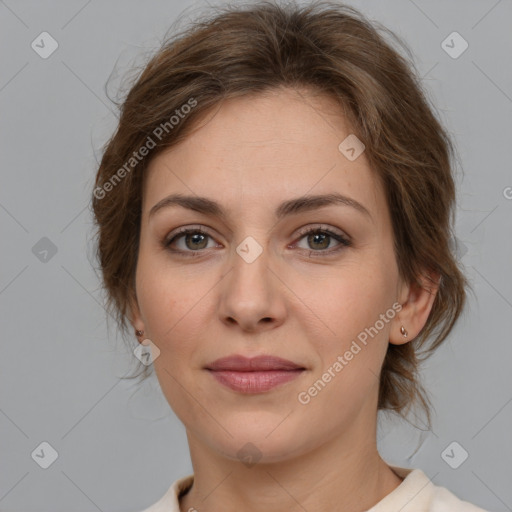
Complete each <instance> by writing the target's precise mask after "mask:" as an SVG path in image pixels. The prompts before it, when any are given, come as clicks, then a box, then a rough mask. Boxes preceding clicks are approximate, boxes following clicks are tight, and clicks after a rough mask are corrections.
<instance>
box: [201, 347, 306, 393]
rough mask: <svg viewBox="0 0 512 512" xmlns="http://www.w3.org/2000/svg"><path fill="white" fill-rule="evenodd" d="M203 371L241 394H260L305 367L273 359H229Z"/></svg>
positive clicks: (266, 357)
mask: <svg viewBox="0 0 512 512" xmlns="http://www.w3.org/2000/svg"><path fill="white" fill-rule="evenodd" d="M206 369H207V370H209V371H210V373H211V374H212V375H213V377H215V379H217V381H218V382H220V383H221V384H223V385H225V386H227V387H229V388H231V389H232V390H234V391H239V392H241V393H261V392H263V391H268V390H270V389H272V388H275V387H276V386H279V385H281V384H284V383H285V382H288V381H290V380H292V379H294V378H296V377H298V376H299V375H300V374H301V373H302V372H303V371H304V370H305V368H304V367H302V366H300V365H298V364H295V363H294V362H293V361H288V360H286V359H281V358H280V357H274V356H265V355H264V356H257V357H253V358H247V357H244V356H239V355H235V356H229V357H224V358H221V359H217V360H216V361H214V362H213V363H210V364H209V365H207V366H206Z"/></svg>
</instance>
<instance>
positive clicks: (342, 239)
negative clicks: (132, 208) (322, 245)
mask: <svg viewBox="0 0 512 512" xmlns="http://www.w3.org/2000/svg"><path fill="white" fill-rule="evenodd" d="M197 233H201V234H203V235H205V236H206V237H208V238H210V239H211V240H213V241H214V242H215V243H218V242H216V240H215V238H214V237H213V236H212V235H210V234H209V233H207V232H205V231H203V230H200V229H191V230H190V231H182V232H181V233H176V234H174V235H173V236H171V237H170V238H166V239H164V241H163V242H162V243H163V246H164V248H165V249H167V250H168V251H170V252H172V253H174V254H182V255H184V254H186V255H200V254H201V253H202V252H205V251H206V250H207V249H213V247H210V248H203V249H199V250H193V249H186V250H184V249H172V248H171V247H170V245H171V244H174V243H176V242H177V241H178V240H180V239H181V238H185V237H186V235H188V234H197ZM312 233H323V234H326V235H328V236H329V237H330V238H332V239H334V240H336V241H337V242H338V245H335V246H334V247H330V248H328V249H320V250H314V249H305V248H302V247H300V248H299V249H300V250H301V251H307V252H308V253H310V254H311V253H313V254H317V255H319V256H321V255H322V254H325V255H328V254H334V253H336V252H338V251H341V250H342V249H344V248H348V247H350V246H351V245H352V243H351V240H350V239H349V238H348V237H346V236H344V235H341V234H338V233H334V232H332V231H330V230H328V229H321V228H312V229H310V230H308V231H305V232H303V233H301V234H299V235H298V238H297V239H296V240H297V241H296V242H294V243H293V245H296V244H297V243H298V242H300V241H301V240H302V239H303V238H305V237H306V236H308V235H309V234H312Z"/></svg>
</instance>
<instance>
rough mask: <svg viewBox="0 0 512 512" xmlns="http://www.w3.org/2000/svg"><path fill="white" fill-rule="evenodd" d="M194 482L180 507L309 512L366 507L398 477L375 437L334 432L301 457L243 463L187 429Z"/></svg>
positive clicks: (352, 510)
mask: <svg viewBox="0 0 512 512" xmlns="http://www.w3.org/2000/svg"><path fill="white" fill-rule="evenodd" d="M187 436H188V439H189V447H190V454H191V459H192V462H193V467H194V483H193V485H192V488H191V489H190V490H189V492H188V493H187V494H186V495H184V496H182V497H181V499H180V509H181V510H182V511H188V510H201V511H205V512H220V511H223V512H235V511H240V510H244V511H246V512H261V511H265V512H278V511H282V510H297V511H300V510H307V511H308V512H316V511H325V510H326V509H330V510H343V511H344V512H362V511H365V510H368V509H369V508H371V507H372V506H374V505H375V504H376V503H378V502H379V501H380V500H382V499H383V498H384V497H385V496H387V495H388V494H389V493H390V492H391V491H393V490H394V489H395V488H396V487H397V486H398V485H399V484H400V483H401V481H402V479H401V478H399V477H398V476H397V475H396V474H395V473H394V472H393V471H392V470H391V469H390V468H389V466H388V465H387V464H386V463H385V462H384V461H383V460H382V458H381V457H380V455H379V453H378V451H377V447H376V442H375V437H374V438H373V439H372V441H371V442H369V441H368V440H366V441H361V439H357V438H356V436H351V438H348V437H347V435H343V436H338V437H335V438H333V439H332V440H330V441H327V442H324V443H323V444H322V445H321V446H319V447H317V448H316V449H314V450H310V451H308V452H307V453H304V454H302V455H300V456H297V457H294V458H291V459H286V460H283V461H280V462H274V463H257V464H255V465H254V466H251V467H247V466H246V465H244V464H242V463H241V462H240V461H238V460H236V461H233V460H231V459H229V458H226V457H223V456H221V455H219V454H218V453H216V452H213V451H211V448H209V447H208V446H207V444H205V443H201V442H200V441H199V440H198V439H197V438H195V437H194V436H193V435H192V434H191V433H190V432H189V431H188V430H187Z"/></svg>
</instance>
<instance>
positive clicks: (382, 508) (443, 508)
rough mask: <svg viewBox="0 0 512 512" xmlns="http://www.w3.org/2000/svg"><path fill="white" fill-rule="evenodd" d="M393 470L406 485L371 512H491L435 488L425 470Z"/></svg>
mask: <svg viewBox="0 0 512 512" xmlns="http://www.w3.org/2000/svg"><path fill="white" fill-rule="evenodd" d="M391 469H392V470H393V471H394V472H395V473H396V474H397V475H398V476H400V477H401V478H403V481H402V483H401V484H400V485H399V486H398V487H397V488H396V489H394V490H393V491H392V492H391V493H389V494H388V495H387V496H385V497H384V498H383V499H382V500H381V501H379V503H377V504H376V505H374V506H373V507H372V508H371V509H370V510H368V511H367V512H391V511H393V512H395V511H396V510H400V511H401V512H488V511H486V510H484V509H482V508H480V507H478V506H476V505H473V504H472V503H469V502H468V501H463V500H461V499H460V498H458V497H457V496H456V495H455V494H453V493H452V492H450V491H449V490H448V489H446V488H445V487H441V486H439V485H435V484H434V483H432V481H431V479H430V478H428V476H427V475H426V474H425V473H424V472H423V471H422V470H421V469H407V468H400V467H396V466H391Z"/></svg>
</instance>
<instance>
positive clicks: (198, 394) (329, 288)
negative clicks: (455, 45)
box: [93, 2, 482, 512]
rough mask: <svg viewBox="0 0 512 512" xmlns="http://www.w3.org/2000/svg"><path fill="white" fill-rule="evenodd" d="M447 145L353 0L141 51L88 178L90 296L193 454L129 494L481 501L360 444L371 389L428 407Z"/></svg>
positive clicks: (399, 407) (459, 296)
mask: <svg viewBox="0 0 512 512" xmlns="http://www.w3.org/2000/svg"><path fill="white" fill-rule="evenodd" d="M452 155H453V147H452V144H451V142H450V139H449V137H448V135H447V133H446V132H445V131H444V129H443V127H442V126H441V125H440V123H439V122H438V120H437V119H436V117H435V116H434V114H433V113H432V111H431V108H430V107H429V105H428V102H427V100H426V99H425V96H424V94H423V92H422V91H421V87H420V85H419V81H418V80H417V79H416V78H415V75H414V73H413V72H412V71H411V69H410V65H409V64H408V63H407V61H406V60H405V59H404V58H403V57H401V56H400V55H399V54H398V53H397V52H396V51H395V50H394V49H393V48H392V47H391V45H390V44H389V43H388V42H386V41H385V40H384V38H383V37H382V36H381V35H380V34H379V33H378V32H377V30H376V28H375V27H374V26H373V25H372V24H370V23H369V22H368V21H367V20H366V19H365V18H364V17H363V16H362V15H361V14H360V13H359V12H358V11H356V10H354V9H353V8H350V7H346V6H340V5H336V4H330V3H321V4H316V5H310V6H306V7H297V6H291V5H289V6H287V7H284V6H279V5H275V4H273V3H267V2H265V3H258V4H252V5H247V6H244V7H236V8H234V7H231V8H230V7H225V8H224V9H221V10H220V12H217V13H216V14H215V16H213V17H211V18H209V19H206V18H204V19H202V20H200V22H199V23H197V24H196V25H194V26H192V27H191V28H189V29H188V30H186V31H185V32H184V33H181V34H179V35H177V36H176V37H174V38H173V39H171V40H169V41H167V42H166V43H165V44H164V45H163V46H162V48H161V49H160V50H159V51H158V52H157V54H156V55H155V56H154V57H153V58H152V59H151V60H150V61H149V63H148V64H147V65H146V67H145V69H144V70H143V72H142V73H141V75H140V77H139V78H138V80H137V81H136V83H135V84H134V85H133V86H132V87H131V89H130V91H129V93H128V95H127V97H126V99H125V101H124V102H123V104H122V111H121V117H120V120H119V126H118V129H117V131H116V133H115V134H114V136H113V137H112V138H111V140H110V141H109V142H108V144H107V145H106V147H105V148H104V154H103V158H102V161H101V165H100V168H99V171H98V174H97V179H96V184H95V187H96V188H95V190H94V198H93V206H94V214H95V219H96V223H97V226H98V257H99V261H100V264H101V270H102V273H103V278H104V285H105V289H106V291H107V294H108V295H107V296H108V305H109V307H110V309H111V310H112V312H113V313H114V314H115V315H116V317H117V319H118V321H119V324H120V327H121V328H122V329H124V330H125V331H126V329H127V327H128V325H129V326H131V327H132V328H133V329H134V331H135V334H136V336H137V338H138V340H139V342H140V347H138V349H139V350H138V351H137V350H136V354H137V356H138V357H139V359H140V360H141V362H142V363H143V365H142V367H143V369H144V376H147V371H146V370H147V369H149V368H150V366H149V364H150V363H151V364H153V365H154V368H155V371H156V374H157V377H158V379H159V383H160V385H161V387H162V390H163V393H164V395H165V397H166V399H167V401H168V402H169V404H170V406H171V407H172V409H173V410H174V412H175V413H176V415H177V416H178V417H179V418H180V420H181V421H182V422H183V424H184V426H185V428H186V433H187V439H188V442H189V448H190V456H191V460H192V464H193V468H194V474H193V475H188V476H185V477H184V478H181V479H180V480H178V481H176V482H174V483H173V485H172V486H171V487H170V489H169V491H168V492H167V493H166V495H165V496H163V497H162V498H161V499H160V500H159V501H158V503H155V504H154V505H153V506H152V507H149V508H148V509H146V512H157V511H164V510H165V511H168V512H171V511H173V512H177V511H180V510H181V511H194V510H197V511H218V510H223V511H232V510H233V511H234V510H237V511H238V510H244V511H261V510H265V511H266V512H271V511H283V510H286V511H288V510H307V511H308V512H313V511H319V510H326V509H328V510H343V511H353V512H356V511H357V512H360V511H367V510H371V511H372V512H377V511H378V512H384V511H391V510H393V511H397V510H401V511H403V512H407V511H412V510H414V511H440V510H450V511H452V512H457V511H464V512H470V511H479V510H482V509H480V508H478V507H476V506H474V505H472V504H470V503H468V502H465V501H462V500H460V499H459V498H457V497H456V496H455V495H454V494H452V493H450V492H449V491H448V490H446V489H444V488H442V487H439V486H436V485H434V484H433V483H432V482H430V481H429V479H428V478H427V476H426V475H425V474H424V473H423V472H422V471H421V469H419V468H417V469H405V468H399V467H394V466H389V465H388V464H386V462H385V461H384V460H383V459H382V458H381V457H380V455H379V453H378V450H377V445H376V425H377V413H378V411H379V410H392V411H395V412H397V413H399V414H401V415H403V416H404V417H405V416H406V414H407V412H408V411H409V410H410V409H411V407H412V406H415V405H419V406H420V407H421V408H422V409H423V411H424V412H425V413H426V416H427V418H428V422H429V424H430V414H429V402H428V397H427V395H426V394H425V392H424V390H423V389H422V388H421V385H420V384H419V382H418V380H417V370H418V364H419V361H420V355H422V356H424V357H425V356H427V355H429V354H430V353H432V351H433V350H435V348H437V347H438V346H439V345H440V344H441V343H442V342H443V340H444V339H445V338H446V337H447V335H448V334H449V332H450V331H451V330H452V328H453V326H454V324H455V322H456V320H457V318H458V317H459V315H460V313H461V311H462V310H463V307H464V304H465V294H466V291H465V288H466V286H467V281H466V279H465V278H464V276H463V274H462V273H461V271H460V269H459V268H458V266H457V262H456V260H455V259H454V256H453V254H452V252H451V250H450V240H451V237H452V225H451V222H452V221H453V206H454V201H455V187H454V182H453V177H452V170H451V162H450V158H451V156H452Z"/></svg>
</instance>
